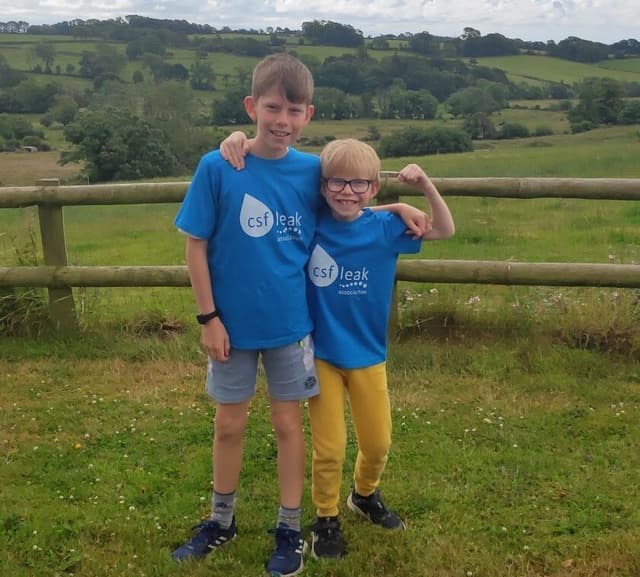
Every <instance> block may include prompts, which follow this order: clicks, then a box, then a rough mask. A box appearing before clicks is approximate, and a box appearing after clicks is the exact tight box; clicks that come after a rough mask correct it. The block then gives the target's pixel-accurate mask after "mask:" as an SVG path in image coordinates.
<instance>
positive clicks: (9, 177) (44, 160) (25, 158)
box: [0, 150, 80, 186]
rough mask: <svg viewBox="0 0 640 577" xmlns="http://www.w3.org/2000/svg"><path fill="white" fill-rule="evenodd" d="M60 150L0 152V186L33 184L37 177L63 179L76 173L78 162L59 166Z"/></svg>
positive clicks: (78, 166) (78, 167)
mask: <svg viewBox="0 0 640 577" xmlns="http://www.w3.org/2000/svg"><path fill="white" fill-rule="evenodd" d="M59 158H60V152H58V151H57V150H55V151H51V152H0V186H33V184H34V183H35V181H36V180H38V179H39V178H59V179H60V180H61V181H64V180H66V179H68V178H72V177H75V176H77V175H78V172H79V171H80V165H79V164H67V165H65V166H60V165H59V164H58V159H59Z"/></svg>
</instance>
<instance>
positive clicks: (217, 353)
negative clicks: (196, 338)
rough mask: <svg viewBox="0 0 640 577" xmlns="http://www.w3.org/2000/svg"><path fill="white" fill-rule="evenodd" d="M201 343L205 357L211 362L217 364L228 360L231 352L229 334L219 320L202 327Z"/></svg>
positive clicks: (213, 320)
mask: <svg viewBox="0 0 640 577" xmlns="http://www.w3.org/2000/svg"><path fill="white" fill-rule="evenodd" d="M201 342H202V346H203V348H204V350H205V351H206V353H207V355H209V357H211V358H212V359H213V360H215V361H219V362H225V361H228V360H229V353H230V352H231V344H230V342H229V334H228V333H227V329H226V328H225V326H224V325H223V324H222V321H221V320H220V319H219V318H215V319H212V320H211V321H209V322H208V323H207V324H206V325H202V330H201Z"/></svg>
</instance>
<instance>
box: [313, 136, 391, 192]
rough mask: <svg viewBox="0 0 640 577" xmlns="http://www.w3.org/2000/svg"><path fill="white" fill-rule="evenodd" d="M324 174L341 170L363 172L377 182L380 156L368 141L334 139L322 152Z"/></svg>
mask: <svg viewBox="0 0 640 577" xmlns="http://www.w3.org/2000/svg"><path fill="white" fill-rule="evenodd" d="M320 164H321V165H322V176H324V177H325V178H327V177H331V176H334V175H335V174H336V172H338V171H340V170H346V171H355V172H358V173H360V172H362V173H364V174H366V176H367V178H369V179H371V180H373V181H375V182H377V181H378V178H379V172H380V157H379V156H378V153H377V152H376V151H375V150H374V149H373V147H371V146H369V145H368V144H367V143H366V142H362V141H361V140H356V139H355V138H341V139H338V140H332V141H331V142H330V143H329V144H327V145H326V146H325V147H324V148H323V149H322V152H321V153H320Z"/></svg>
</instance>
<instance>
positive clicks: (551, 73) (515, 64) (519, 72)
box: [476, 54, 640, 84]
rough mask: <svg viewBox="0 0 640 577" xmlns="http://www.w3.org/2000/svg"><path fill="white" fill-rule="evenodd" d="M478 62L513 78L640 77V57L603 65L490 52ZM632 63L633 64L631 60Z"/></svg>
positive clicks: (636, 78)
mask: <svg viewBox="0 0 640 577" xmlns="http://www.w3.org/2000/svg"><path fill="white" fill-rule="evenodd" d="M476 60H477V61H478V64H480V65H481V66H488V67H491V68H500V69H501V70H504V71H505V72H507V73H508V74H509V75H510V77H512V78H514V79H515V78H520V79H521V80H525V81H528V80H544V81H552V82H565V83H568V84H573V83H574V82H580V81H581V80H584V79H585V78H590V77H609V78H615V79H616V80H620V81H625V82H638V81H640V65H639V64H637V63H636V60H637V61H638V62H640V59H629V60H625V61H616V60H614V61H606V63H605V64H604V65H601V64H600V63H597V64H582V63H580V62H571V61H569V60H562V59H560V58H551V57H549V56H533V55H527V54H521V55H518V56H492V57H483V58H477V59H476ZM612 62H626V63H627V64H625V65H624V66H617V65H611V63H612ZM630 63H633V64H630Z"/></svg>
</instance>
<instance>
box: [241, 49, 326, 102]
mask: <svg viewBox="0 0 640 577" xmlns="http://www.w3.org/2000/svg"><path fill="white" fill-rule="evenodd" d="M273 88H276V89H277V90H279V91H280V92H281V93H282V95H283V96H284V97H285V98H286V99H287V100H289V101H290V102H295V103H296V104H311V99H312V98H313V76H312V75H311V72H310V71H309V69H308V68H307V67H306V66H305V65H304V64H303V63H302V62H301V61H300V60H298V59H297V58H294V57H293V56H290V55H289V54H287V53H286V52H279V53H278V54H271V55H270V56H267V57H266V58H264V59H263V60H261V61H260V62H258V64H257V65H256V67H255V68H254V69H253V77H252V78H251V96H252V97H253V98H254V99H255V100H257V99H258V98H260V97H261V96H263V95H264V94H266V93H267V92H268V91H269V90H272V89H273Z"/></svg>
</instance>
